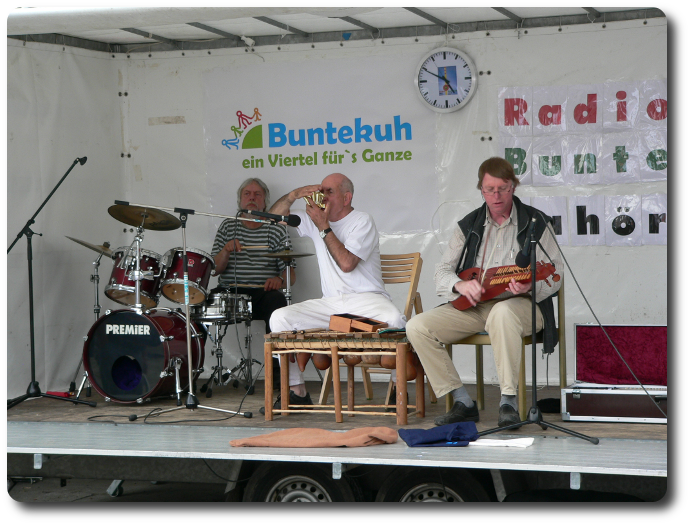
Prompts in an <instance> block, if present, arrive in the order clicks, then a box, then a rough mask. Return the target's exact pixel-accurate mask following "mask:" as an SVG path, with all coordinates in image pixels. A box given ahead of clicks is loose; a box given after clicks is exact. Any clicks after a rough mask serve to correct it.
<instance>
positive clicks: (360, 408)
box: [264, 329, 424, 425]
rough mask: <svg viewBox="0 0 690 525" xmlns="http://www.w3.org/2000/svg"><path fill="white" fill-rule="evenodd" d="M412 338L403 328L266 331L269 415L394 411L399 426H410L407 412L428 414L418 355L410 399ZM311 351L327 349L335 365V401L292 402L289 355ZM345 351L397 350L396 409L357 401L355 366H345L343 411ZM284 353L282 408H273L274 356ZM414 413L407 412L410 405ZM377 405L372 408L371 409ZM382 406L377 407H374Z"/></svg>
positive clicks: (375, 352)
mask: <svg viewBox="0 0 690 525" xmlns="http://www.w3.org/2000/svg"><path fill="white" fill-rule="evenodd" d="M410 349H411V347H410V343H409V341H408V340H407V337H405V333H404V332H392V333H384V334H379V333H367V332H354V333H345V332H334V331H332V330H321V329H319V330H301V331H291V332H271V333H270V334H266V336H265V343H264V363H265V364H266V369H265V385H266V394H265V408H264V409H265V417H266V421H273V414H274V413H278V414H286V415H287V414H294V413H304V414H309V413H314V412H317V413H324V412H325V413H334V414H335V420H336V422H338V423H342V422H343V414H347V415H348V416H351V417H352V416H355V415H356V414H368V415H377V416H381V415H385V416H395V417H396V422H397V424H398V425H407V417H408V415H412V414H414V415H416V416H417V417H424V371H423V369H422V365H421V363H419V360H418V359H417V360H415V368H416V370H417V377H416V380H415V381H416V389H415V390H416V399H415V401H416V402H415V404H414V405H408V404H407V366H406V363H407V353H408V352H409V351H410ZM299 352H307V353H312V354H328V355H330V356H331V359H332V364H331V366H332V367H333V397H334V400H333V404H332V405H328V404H324V405H321V404H319V405H313V406H312V405H308V406H307V405H289V399H290V398H289V395H290V387H289V386H288V356H289V354H297V353H299ZM346 355H359V356H363V355H380V356H383V355H394V356H396V360H395V362H396V368H395V369H396V400H395V412H385V411H382V410H380V409H381V408H385V407H386V406H387V405H355V404H354V401H355V390H354V365H353V366H350V365H344V366H347V410H343V405H342V399H341V384H340V366H341V365H340V358H341V357H342V356H346ZM274 356H277V357H279V358H280V400H281V405H280V409H274V408H273V357H274ZM410 408H412V409H413V412H411V413H410V414H408V409H410ZM372 409H373V410H372ZM376 409H379V410H376Z"/></svg>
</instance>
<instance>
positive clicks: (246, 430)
mask: <svg viewBox="0 0 690 525" xmlns="http://www.w3.org/2000/svg"><path fill="white" fill-rule="evenodd" d="M308 388H309V390H310V391H311V392H312V393H314V394H315V393H316V392H317V391H318V384H316V383H312V384H308ZM385 388H386V384H385V383H374V394H375V398H376V399H375V402H376V403H380V402H382V401H380V399H383V397H384V396H385ZM410 390H411V394H413V393H414V386H413V385H412V384H410ZM468 390H470V391H471V392H472V391H473V386H472V385H468ZM255 391H256V392H257V393H255V394H253V395H248V396H246V397H245V398H244V400H243V401H242V398H243V394H244V391H243V390H241V389H236V388H233V387H232V386H224V387H216V388H215V389H214V390H213V397H211V398H206V397H205V396H203V395H200V396H199V397H198V400H199V404H200V405H202V406H208V407H213V408H220V409H226V410H233V411H251V412H252V415H253V417H252V418H246V417H243V416H241V415H237V416H234V417H227V416H226V415H225V414H223V413H219V412H216V411H209V410H204V409H201V408H199V409H197V410H194V411H191V410H188V409H186V408H183V409H180V410H178V411H174V412H170V413H166V414H162V415H160V416H156V413H157V411H158V410H160V409H166V408H173V407H175V406H176V400H174V399H158V400H154V401H152V402H150V403H145V404H143V405H136V404H135V405H124V404H116V403H112V402H110V403H107V402H105V401H104V400H103V399H102V398H101V397H100V396H97V395H95V394H94V395H92V397H91V398H84V399H89V400H92V401H96V402H97V403H98V406H97V407H95V408H92V407H88V406H84V405H74V404H72V403H68V402H62V401H55V400H51V399H45V398H43V399H31V400H28V401H26V402H24V403H21V404H20V405H18V406H16V407H14V408H13V409H11V410H9V411H8V412H7V419H8V426H7V439H8V441H7V452H8V453H9V454H39V455H40V454H42V455H47V456H50V455H74V456H101V457H104V459H105V457H120V458H122V457H130V458H143V457H149V458H171V459H172V458H179V459H182V458H187V459H189V458H204V459H208V460H235V459H243V460H256V461H259V460H263V461H312V462H318V463H332V464H334V465H347V464H379V465H418V466H420V467H421V466H445V467H458V468H481V469H506V470H532V471H535V470H537V471H550V472H569V473H574V474H582V473H597V474H621V475H632V476H654V477H657V476H661V477H664V476H666V475H667V466H666V465H667V441H666V439H667V427H666V425H661V424H659V425H650V424H630V423H584V422H564V421H562V420H561V416H560V414H544V420H545V421H548V422H551V423H553V424H556V425H559V426H562V427H564V428H568V429H571V430H574V431H576V432H579V433H582V434H586V435H588V436H591V437H597V438H599V439H600V443H599V444H598V445H593V444H591V443H589V442H587V441H584V440H582V439H578V438H574V437H571V436H568V435H567V434H564V433H561V432H559V431H557V430H554V429H547V430H545V431H544V430H542V429H541V428H540V427H539V426H537V425H527V426H524V427H522V428H521V429H519V430H517V431H503V432H498V433H496V434H492V435H490V436H487V438H491V439H508V438H511V437H528V436H531V437H534V438H535V441H534V444H533V445H532V446H531V447H528V448H526V449H515V448H490V449H489V448H483V447H467V448H410V447H407V445H406V444H405V443H404V442H403V441H402V440H400V441H398V443H396V444H393V445H385V446H375V447H363V448H356V449H344V448H339V449H285V448H283V449H280V448H236V447H231V446H230V445H229V441H231V440H232V439H237V438H241V437H249V436H254V435H259V434H265V433H269V432H272V431H275V430H279V429H284V428H298V427H307V428H325V429H330V430H349V429H352V428H359V427H364V426H388V427H391V428H396V429H397V428H400V427H397V426H396V425H395V417H392V416H391V417H387V416H361V415H358V416H356V417H346V418H345V421H344V422H343V423H336V422H335V420H334V417H333V415H331V414H293V415H289V416H278V417H276V418H275V419H274V420H273V421H271V422H267V421H264V418H263V416H262V415H260V414H259V408H260V407H261V406H262V404H263V396H262V395H261V394H259V393H261V392H263V385H262V384H261V383H260V382H259V383H257V385H256V389H255ZM559 392H560V389H558V388H557V387H549V388H543V389H541V390H540V391H539V392H538V398H539V399H542V398H557V397H558V395H559ZM331 395H332V394H331ZM530 395H531V394H530ZM486 396H487V397H486V406H487V408H486V409H485V410H483V411H480V422H479V423H478V424H477V428H478V429H479V431H482V430H487V429H490V428H494V427H495V426H496V423H497V421H496V420H497V412H498V410H497V403H498V399H499V391H498V388H497V387H495V386H487V388H486ZM240 402H242V404H241V406H240ZM357 402H358V403H366V400H365V399H363V392H358V399H357ZM444 411H445V404H444V402H443V400H439V402H438V403H436V404H432V403H429V402H428V400H427V416H426V417H425V418H417V417H411V418H410V420H409V424H408V425H407V426H406V427H405V428H431V427H433V426H434V424H433V419H434V417H435V416H437V415H440V414H442V413H443V412H444ZM133 414H136V415H137V419H136V420H135V421H130V420H129V417H130V416H131V415H133ZM147 416H148V417H147ZM36 458H37V459H36V461H39V462H40V461H41V457H40V456H36ZM334 468H335V467H334Z"/></svg>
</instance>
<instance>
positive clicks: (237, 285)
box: [230, 283, 264, 289]
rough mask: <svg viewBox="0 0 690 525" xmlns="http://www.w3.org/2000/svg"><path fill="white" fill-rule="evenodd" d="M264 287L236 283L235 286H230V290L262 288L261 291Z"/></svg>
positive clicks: (261, 285)
mask: <svg viewBox="0 0 690 525" xmlns="http://www.w3.org/2000/svg"><path fill="white" fill-rule="evenodd" d="M263 287H264V285H263V284H244V283H237V284H231V285H230V288H262V289H263Z"/></svg>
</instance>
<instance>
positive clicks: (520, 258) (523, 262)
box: [515, 217, 537, 268]
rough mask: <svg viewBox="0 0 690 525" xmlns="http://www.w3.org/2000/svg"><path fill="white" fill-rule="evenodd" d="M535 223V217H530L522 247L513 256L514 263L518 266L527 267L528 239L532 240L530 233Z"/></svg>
mask: <svg viewBox="0 0 690 525" xmlns="http://www.w3.org/2000/svg"><path fill="white" fill-rule="evenodd" d="M535 224H537V218H536V217H532V222H530V224H529V230H528V231H527V237H525V244H524V246H523V247H522V251H521V252H520V253H518V254H517V257H515V264H517V265H518V266H519V267H520V268H527V267H528V266H529V263H530V256H529V245H530V241H531V240H532V235H533V234H534V226H535Z"/></svg>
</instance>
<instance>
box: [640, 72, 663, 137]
mask: <svg viewBox="0 0 690 525" xmlns="http://www.w3.org/2000/svg"><path fill="white" fill-rule="evenodd" d="M640 86H641V87H640V117H639V120H638V125H637V127H638V128H640V129H667V126H668V107H667V105H668V91H667V82H666V80H645V81H643V82H640Z"/></svg>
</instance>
